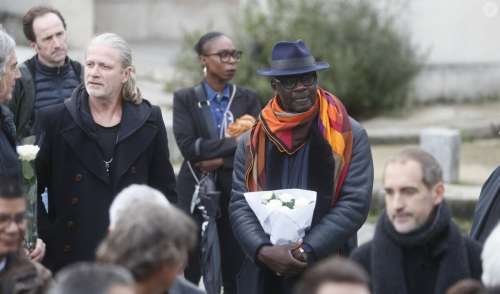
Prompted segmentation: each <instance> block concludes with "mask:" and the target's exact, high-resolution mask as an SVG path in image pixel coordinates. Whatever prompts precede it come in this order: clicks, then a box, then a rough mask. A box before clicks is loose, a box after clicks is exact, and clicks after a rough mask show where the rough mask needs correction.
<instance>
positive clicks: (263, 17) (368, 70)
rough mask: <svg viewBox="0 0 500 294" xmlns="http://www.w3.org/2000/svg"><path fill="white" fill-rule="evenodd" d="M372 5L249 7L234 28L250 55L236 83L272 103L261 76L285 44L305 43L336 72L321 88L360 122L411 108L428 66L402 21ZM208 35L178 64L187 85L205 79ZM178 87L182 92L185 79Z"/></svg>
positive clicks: (290, 2)
mask: <svg viewBox="0 0 500 294" xmlns="http://www.w3.org/2000/svg"><path fill="white" fill-rule="evenodd" d="M372 3H373V2H372V1H371V0H330V1H327V0H287V1H285V0H269V1H268V9H267V10H266V9H263V8H262V7H260V6H258V5H256V4H255V3H253V2H252V1H247V5H246V6H244V7H243V9H242V12H241V15H240V16H239V17H238V18H235V20H234V22H235V27H236V28H239V29H236V30H234V31H235V33H234V34H233V36H232V37H233V39H234V40H235V43H236V44H237V46H238V47H239V48H241V49H242V50H243V51H244V52H245V53H244V56H243V58H242V60H241V62H240V64H239V68H238V73H237V75H236V78H235V82H236V83H238V84H241V85H244V86H247V87H250V88H252V89H254V90H256V91H257V92H258V93H259V94H260V95H261V96H262V97H264V98H267V99H269V98H271V96H272V90H271V88H270V86H269V81H268V80H267V79H266V78H263V77H260V76H258V75H257V74H256V73H255V72H256V70H257V69H258V68H264V67H268V66H269V59H270V56H271V50H272V46H273V45H274V44H275V43H276V42H277V41H280V40H297V39H302V40H304V41H305V42H306V44H307V45H308V47H309V48H310V50H311V52H312V53H313V55H314V56H315V57H316V58H317V59H318V60H322V61H326V62H328V63H329V64H330V66H331V67H330V69H328V70H325V71H322V72H320V75H319V77H320V85H321V86H322V87H323V88H325V89H326V90H328V91H330V92H333V93H334V94H335V95H337V96H338V97H340V98H341V99H342V101H343V102H344V103H345V105H346V107H347V109H348V111H349V113H350V114H351V115H353V116H354V117H357V118H366V117H370V116H373V115H376V114H378V113H380V112H381V111H385V110H392V109H396V108H398V107H401V106H403V105H405V103H406V100H407V97H408V93H409V90H410V83H411V81H412V79H413V78H414V77H415V76H416V75H417V74H418V72H419V71H420V69H421V67H422V58H421V57H420V56H419V55H418V54H417V53H416V51H415V49H414V48H413V47H412V45H411V43H410V41H409V38H407V37H405V36H404V35H403V34H401V33H400V32H398V31H397V29H396V26H395V24H394V22H395V17H394V16H391V15H388V14H387V15H384V14H383V12H381V11H379V10H376V9H375V8H374V7H373V4H372ZM267 11H269V12H267ZM200 35H201V33H200V32H194V33H189V34H187V35H186V37H185V39H184V46H183V48H185V50H182V52H181V55H180V56H179V59H178V63H177V65H178V69H179V77H182V80H183V81H184V82H185V83H184V85H190V84H192V83H193V82H195V81H199V80H200V79H201V68H200V65H199V64H198V63H197V58H196V56H195V54H194V52H193V50H192V49H191V48H192V46H193V44H195V42H196V40H197V39H198V37H199V36H200ZM188 48H189V49H188ZM174 84H175V85H176V87H178V86H179V79H177V80H176V81H175V82H173V83H171V85H174ZM267 99H266V100H267Z"/></svg>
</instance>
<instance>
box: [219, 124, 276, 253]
mask: <svg viewBox="0 0 500 294" xmlns="http://www.w3.org/2000/svg"><path fill="white" fill-rule="evenodd" d="M249 134H250V132H247V133H245V134H244V135H243V137H242V138H241V140H240V142H239V143H238V148H237V149H236V154H235V157H234V169H233V188H232V192H231V200H230V203H229V220H230V222H231V226H232V228H233V233H234V236H235V237H236V239H237V240H238V242H239V243H240V246H241V248H242V249H243V252H244V253H245V254H246V255H247V256H248V257H249V258H250V259H251V260H254V261H255V262H256V263H257V253H258V251H259V249H260V248H261V247H262V246H264V245H272V244H271V240H270V239H269V236H268V235H266V233H265V232H264V230H263V229H262V226H261V225H260V223H259V220H258V219H257V216H255V213H254V212H253V211H252V209H251V208H250V206H249V205H248V202H247V201H246V200H245V196H244V195H243V193H245V192H247V188H246V184H245V157H246V155H245V144H246V142H247V141H248V140H249Z"/></svg>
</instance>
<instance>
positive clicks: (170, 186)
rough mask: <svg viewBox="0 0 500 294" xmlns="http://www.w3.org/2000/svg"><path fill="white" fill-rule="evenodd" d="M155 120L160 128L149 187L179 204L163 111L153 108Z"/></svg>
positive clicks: (155, 143)
mask: <svg viewBox="0 0 500 294" xmlns="http://www.w3.org/2000/svg"><path fill="white" fill-rule="evenodd" d="M152 115H154V120H155V122H156V124H157V125H158V127H159V132H158V136H157V137H156V139H155V142H154V146H155V147H154V154H153V159H152V161H151V165H150V172H149V180H148V182H149V185H150V186H151V187H154V188H156V189H158V190H160V191H161V192H162V193H163V194H165V196H167V198H168V200H169V201H170V202H172V203H177V193H176V192H175V175H174V170H173V168H172V164H171V163H170V159H169V156H170V155H169V150H168V141H167V140H168V139H167V130H166V129H165V124H164V123H163V118H162V116H161V110H160V108H159V107H156V106H155V107H153V114H152Z"/></svg>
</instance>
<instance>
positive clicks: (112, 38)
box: [89, 33, 142, 104]
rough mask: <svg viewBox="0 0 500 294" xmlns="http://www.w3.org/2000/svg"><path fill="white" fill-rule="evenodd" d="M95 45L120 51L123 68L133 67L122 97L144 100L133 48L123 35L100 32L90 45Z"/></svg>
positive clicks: (134, 100)
mask: <svg viewBox="0 0 500 294" xmlns="http://www.w3.org/2000/svg"><path fill="white" fill-rule="evenodd" d="M93 45H105V46H109V47H111V48H113V49H116V50H118V52H120V57H121V61H122V68H127V67H129V66H130V67H132V71H131V72H130V77H129V79H128V80H127V82H126V83H125V84H124V85H123V88H122V97H123V100H125V101H130V102H132V103H135V104H140V103H141V102H142V95H141V91H140V90H139V88H138V87H137V85H136V79H135V68H134V66H133V65H132V49H131V48H130V45H129V44H128V43H127V41H125V40H124V39H123V38H122V37H120V36H118V35H117V34H114V33H104V34H100V35H98V36H96V37H94V39H92V40H91V41H90V44H89V47H91V46H93Z"/></svg>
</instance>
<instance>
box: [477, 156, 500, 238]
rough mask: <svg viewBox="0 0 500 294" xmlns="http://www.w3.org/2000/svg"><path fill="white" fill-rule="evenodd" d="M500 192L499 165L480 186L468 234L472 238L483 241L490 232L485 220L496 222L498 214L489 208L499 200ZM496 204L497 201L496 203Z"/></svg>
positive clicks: (498, 218)
mask: <svg viewBox="0 0 500 294" xmlns="http://www.w3.org/2000/svg"><path fill="white" fill-rule="evenodd" d="M499 193H500V166H499V167H497V168H496V169H495V171H493V173H492V174H491V175H490V176H489V177H488V179H487V180H486V182H485V183H484V184H483V187H482V188H481V194H480V195H479V200H478V202H477V204H476V210H475V212H474V220H473V222H472V228H471V232H470V236H471V238H472V239H474V240H477V241H479V242H481V243H484V241H485V240H486V238H487V237H488V235H489V234H490V233H491V229H492V228H491V227H490V229H489V230H488V231H486V230H485V229H484V228H485V225H486V222H491V223H493V222H494V223H498V221H499V220H500V215H495V214H494V213H491V208H492V207H493V204H494V203H495V202H498V201H500V197H499V196H498V194H499ZM497 205H498V203H497Z"/></svg>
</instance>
